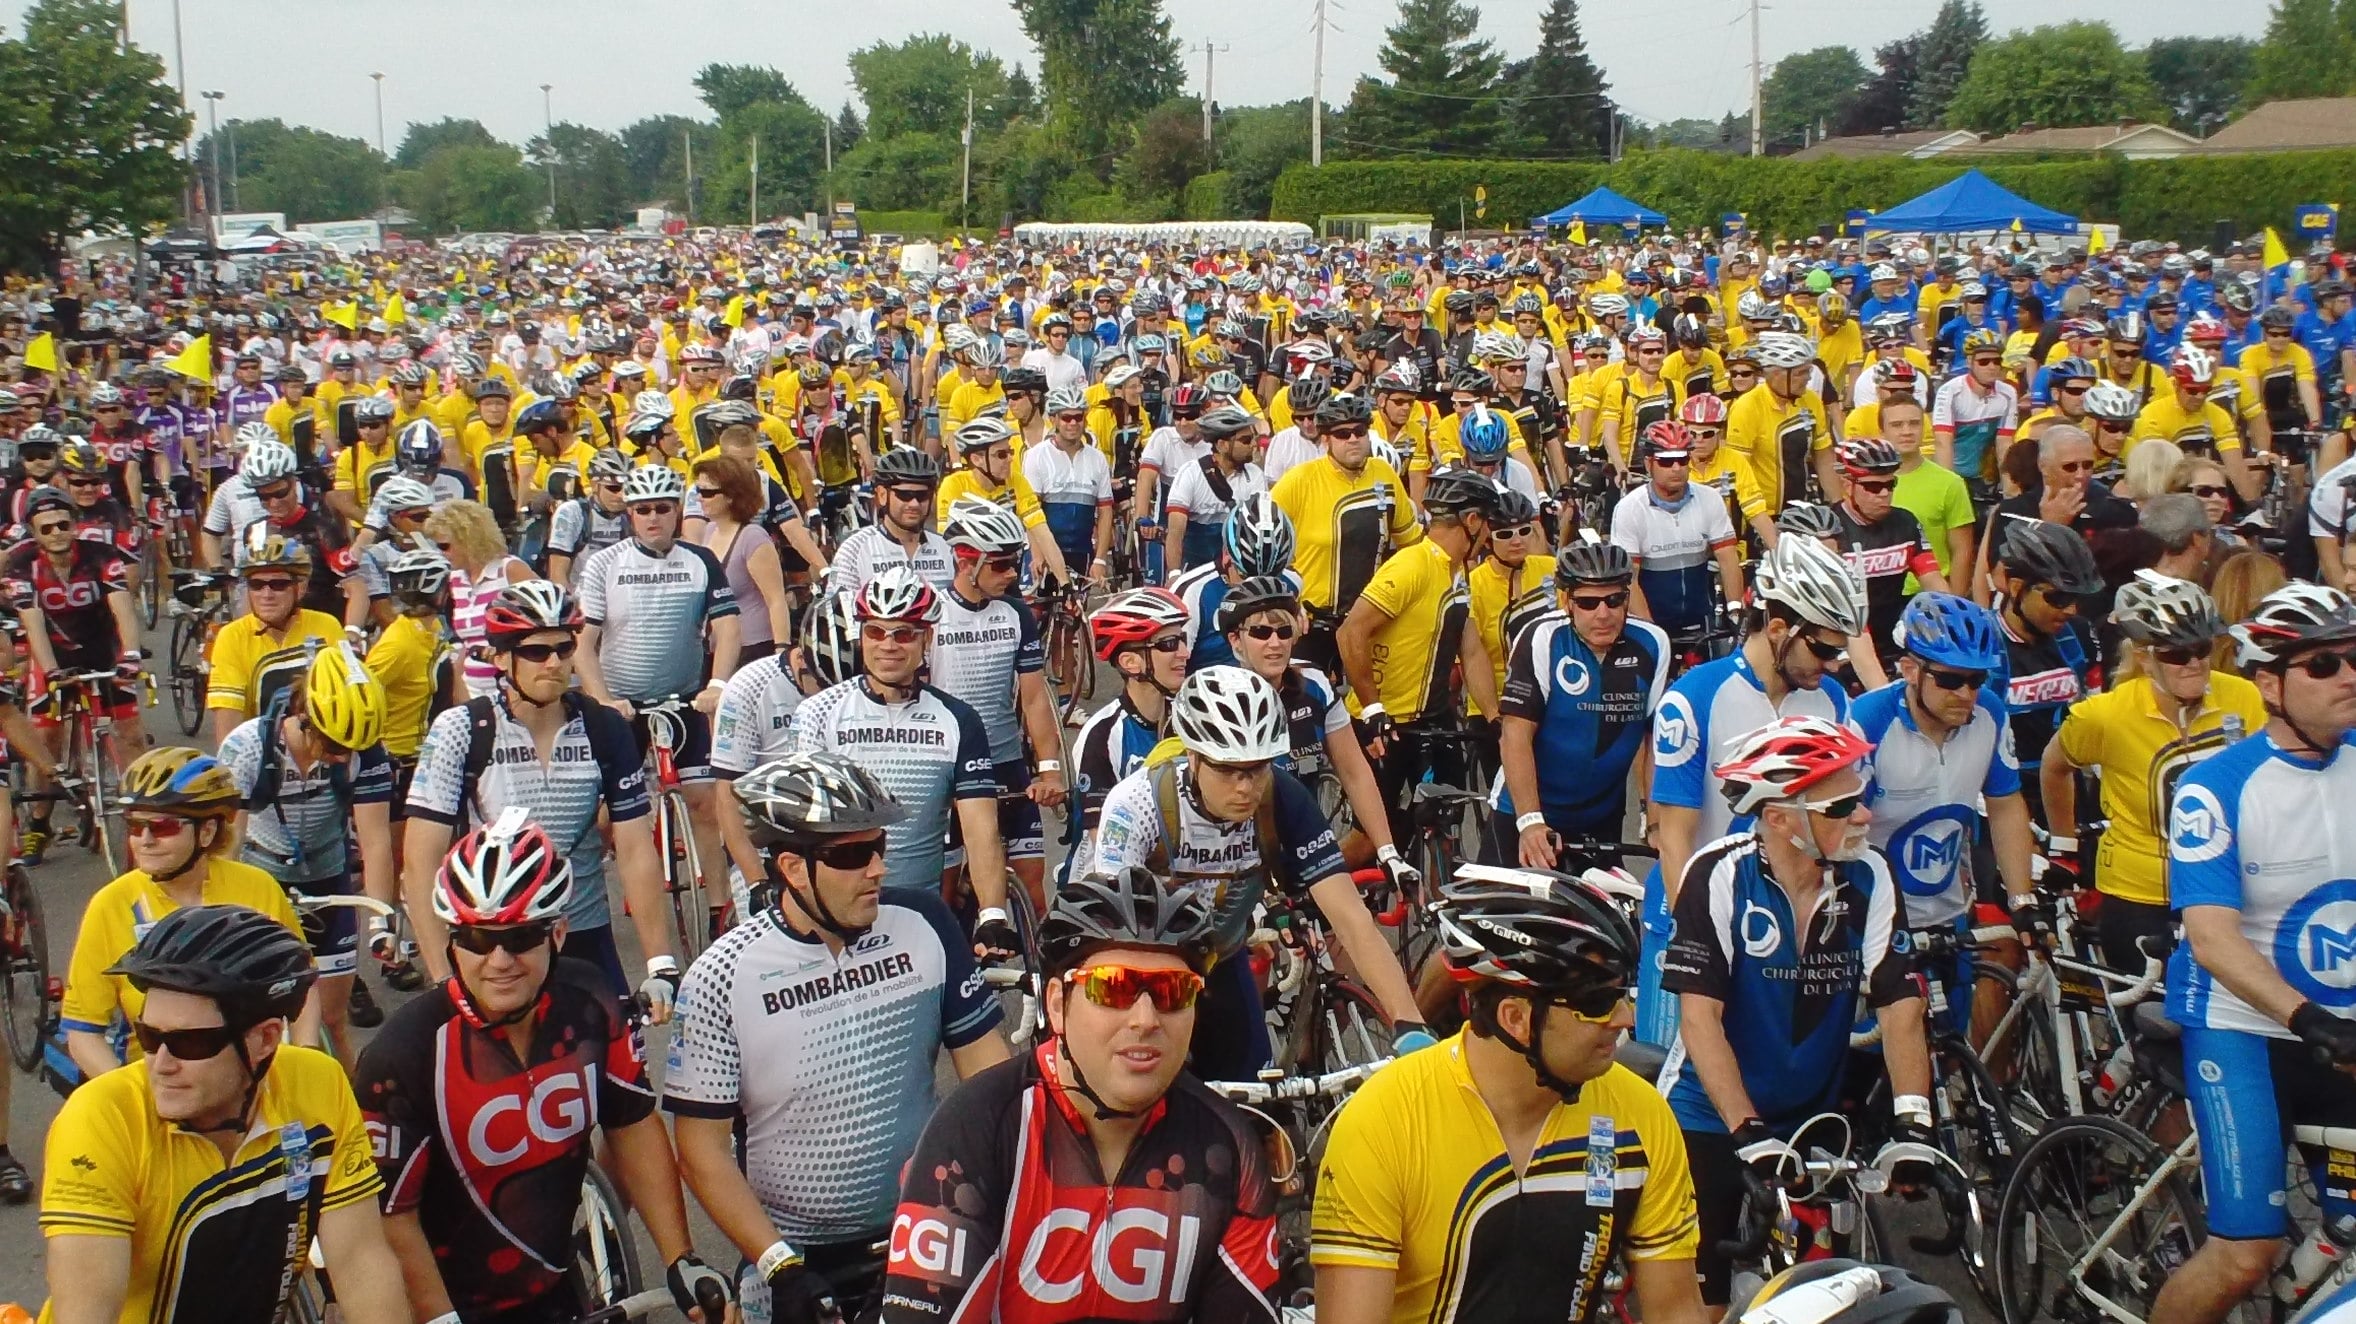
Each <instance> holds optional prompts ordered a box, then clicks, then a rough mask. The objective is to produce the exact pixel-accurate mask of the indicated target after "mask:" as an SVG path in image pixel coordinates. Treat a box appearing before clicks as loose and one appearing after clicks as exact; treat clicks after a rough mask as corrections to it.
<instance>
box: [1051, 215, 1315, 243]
mask: <svg viewBox="0 0 2356 1324" xmlns="http://www.w3.org/2000/svg"><path fill="white" fill-rule="evenodd" d="M1014 237H1015V238H1017V239H1019V240H1021V241H1022V242H1024V243H1026V244H1062V243H1070V242H1072V241H1074V240H1078V241H1080V242H1083V243H1095V242H1100V241H1105V240H1111V241H1115V242H1121V243H1135V244H1148V243H1163V244H1183V245H1188V246H1194V247H1201V246H1208V245H1216V246H1219V247H1224V248H1257V247H1260V246H1262V245H1276V246H1279V247H1298V246H1300V245H1302V244H1306V243H1308V242H1309V238H1310V230H1309V227H1308V226H1306V225H1303V224H1301V223H1300V222H1298V221H1156V222H1149V223H1142V224H1134V225H1123V224H1118V223H1114V222H1110V221H1107V222H1095V221H1074V222H1068V223H1056V222H1049V221H1025V222H1024V223H1023V224H1021V225H1018V226H1016V227H1014Z"/></svg>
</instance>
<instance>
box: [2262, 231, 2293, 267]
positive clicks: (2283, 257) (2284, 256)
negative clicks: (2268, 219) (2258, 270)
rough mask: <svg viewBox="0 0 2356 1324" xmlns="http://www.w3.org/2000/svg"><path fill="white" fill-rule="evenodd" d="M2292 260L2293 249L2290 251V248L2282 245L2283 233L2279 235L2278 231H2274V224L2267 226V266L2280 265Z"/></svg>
mask: <svg viewBox="0 0 2356 1324" xmlns="http://www.w3.org/2000/svg"><path fill="white" fill-rule="evenodd" d="M2290 260H2291V251H2290V250H2289V249H2287V248H2284V247H2283V246H2282V236H2281V235H2278V234H2276V233H2275V232H2274V227H2273V226H2271V225H2269V226H2267V227H2266V265H2267V266H2269V267H2279V266H2282V265H2284V264H2285V263H2287V262H2289V261H2290Z"/></svg>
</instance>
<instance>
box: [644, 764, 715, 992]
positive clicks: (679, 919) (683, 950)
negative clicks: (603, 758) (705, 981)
mask: <svg viewBox="0 0 2356 1324" xmlns="http://www.w3.org/2000/svg"><path fill="white" fill-rule="evenodd" d="M656 812H657V815H658V817H657V819H656V821H655V831H656V832H657V833H658V834H660V839H659V840H658V841H657V842H656V843H655V846H656V849H657V850H658V851H660V852H661V854H662V858H663V891H664V892H666V893H667V894H669V897H670V901H671V929H672V931H673V932H674V933H676V934H678V935H679V966H680V968H681V969H685V968H686V967H688V966H689V965H692V964H694V962H695V958H696V957H698V956H700V955H702V954H703V949H704V946H705V944H706V943H707V942H708V941H709V940H710V935H709V933H708V932H707V930H708V929H709V928H710V927H711V919H712V912H711V908H710V906H709V905H708V903H706V902H705V900H704V888H703V876H704V875H703V865H702V862H701V861H700V860H699V859H698V858H697V857H696V853H695V833H694V831H693V830H692V829H691V828H690V826H689V825H690V824H691V823H692V822H693V821H694V820H692V819H690V818H689V817H688V816H687V798H686V797H685V796H683V795H681V794H679V792H677V791H675V790H669V791H664V792H663V793H662V799H661V801H660V802H659V806H658V808H657V810H656Z"/></svg>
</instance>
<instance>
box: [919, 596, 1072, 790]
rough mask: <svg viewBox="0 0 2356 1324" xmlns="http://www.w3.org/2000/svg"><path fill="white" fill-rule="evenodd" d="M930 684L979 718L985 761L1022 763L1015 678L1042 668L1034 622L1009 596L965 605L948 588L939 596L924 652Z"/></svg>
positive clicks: (1044, 664) (1028, 611) (1044, 656)
mask: <svg viewBox="0 0 2356 1324" xmlns="http://www.w3.org/2000/svg"><path fill="white" fill-rule="evenodd" d="M925 660H926V664H927V665H928V667H929V668H930V670H931V673H932V682H933V684H935V685H938V686H940V687H941V689H942V690H943V691H944V692H945V693H948V694H951V695H954V696H956V697H957V698H960V699H963V700H965V702H966V706H967V707H970V708H972V709H973V710H974V712H975V713H976V714H978V715H979V716H980V717H981V719H982V729H983V730H984V731H985V732H987V733H988V734H989V737H990V757H991V758H993V759H995V760H997V762H998V763H999V764H1000V765H1001V766H1019V765H1020V764H1021V763H1022V759H1023V722H1022V713H1021V712H1020V710H1019V708H1018V706H1017V704H1016V702H1015V692H1016V691H1015V687H1016V685H1017V683H1018V680H1017V678H1018V677H1020V676H1022V675H1024V674H1027V673H1029V672H1035V671H1044V670H1046V668H1047V654H1046V651H1045V649H1044V648H1043V647H1042V645H1041V643H1040V639H1039V621H1038V618H1037V617H1035V616H1033V615H1031V609H1030V608H1029V607H1027V606H1024V605H1023V600H1022V599H1021V598H1019V597H1017V596H1015V595H1013V594H1011V593H1010V594H1007V595H1006V596H1004V597H997V598H992V599H990V600H988V601H986V602H978V603H976V602H968V601H966V600H965V598H964V597H963V596H962V595H960V594H959V593H958V591H957V590H956V588H955V587H954V586H953V587H951V588H950V590H949V591H948V592H946V593H943V594H942V595H941V619H940V621H939V622H938V623H937V624H935V625H934V626H933V642H932V647H931V649H930V650H929V651H928V652H927V653H926V654H925Z"/></svg>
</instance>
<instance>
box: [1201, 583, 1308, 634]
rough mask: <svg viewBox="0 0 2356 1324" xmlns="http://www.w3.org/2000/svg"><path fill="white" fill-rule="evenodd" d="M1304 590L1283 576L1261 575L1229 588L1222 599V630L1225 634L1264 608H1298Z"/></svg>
mask: <svg viewBox="0 0 2356 1324" xmlns="http://www.w3.org/2000/svg"><path fill="white" fill-rule="evenodd" d="M1300 605H1301V591H1300V590H1299V589H1297V588H1294V587H1293V582H1292V581H1291V580H1289V579H1287V578H1285V577H1284V576H1282V575H1258V576H1255V577H1253V578H1251V579H1247V580H1245V581H1243V582H1242V583H1240V584H1238V585H1236V586H1235V587H1234V588H1231V589H1229V590H1227V596H1226V597H1225V598H1222V599H1220V602H1219V621H1218V624H1219V633H1221V634H1225V633H1227V632H1228V631H1230V630H1233V629H1235V628H1236V627H1238V626H1240V625H1242V624H1243V623H1244V622H1245V621H1248V620H1250V619H1251V618H1252V617H1254V616H1257V615H1259V614H1260V613H1261V612H1264V611H1297V610H1299V608H1300Z"/></svg>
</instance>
